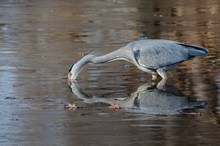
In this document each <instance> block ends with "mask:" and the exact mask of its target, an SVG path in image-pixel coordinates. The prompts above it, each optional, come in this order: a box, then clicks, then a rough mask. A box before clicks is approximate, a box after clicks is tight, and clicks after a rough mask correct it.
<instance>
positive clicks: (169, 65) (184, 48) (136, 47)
mask: <svg viewBox="0 0 220 146" xmlns="http://www.w3.org/2000/svg"><path fill="white" fill-rule="evenodd" d="M207 52H208V50H206V49H205V48H202V47H199V46H192V45H188V44H184V43H180V42H175V41H169V40H152V39H143V40H138V41H134V42H131V43H129V44H128V45H126V46H124V47H122V48H120V49H118V50H116V51H113V52H111V53H109V54H106V55H103V56H96V55H95V54H94V53H89V54H87V55H85V56H84V57H83V58H82V59H81V60H79V61H78V62H77V63H76V64H73V65H72V66H71V68H70V70H69V73H68V79H69V80H75V79H76V78H77V76H78V74H79V73H80V71H81V70H82V68H83V66H84V65H86V64H87V63H95V64H96V63H106V62H111V61H115V60H125V61H129V62H131V63H133V64H134V65H136V66H137V67H138V68H139V69H141V70H142V71H145V72H148V73H151V74H152V77H153V79H156V75H157V73H158V74H159V75H160V76H161V77H162V78H164V79H166V78H167V76H166V73H165V71H167V70H170V69H174V68H175V67H176V65H177V64H179V63H180V62H182V61H184V60H188V59H190V58H193V57H195V56H201V55H205V54H207Z"/></svg>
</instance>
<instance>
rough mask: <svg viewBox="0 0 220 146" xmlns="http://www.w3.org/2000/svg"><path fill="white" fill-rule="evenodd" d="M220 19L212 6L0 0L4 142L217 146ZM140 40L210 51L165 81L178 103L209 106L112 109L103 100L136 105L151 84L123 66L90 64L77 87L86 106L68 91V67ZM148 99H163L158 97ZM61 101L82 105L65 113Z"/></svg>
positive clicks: (0, 139)
mask: <svg viewBox="0 0 220 146" xmlns="http://www.w3.org/2000/svg"><path fill="white" fill-rule="evenodd" d="M219 15H220V2H219V1H218V0H209V1H206V0H202V1H195V2H188V1H181V0H179V1H172V0H169V1H166V2H164V1H160V0H156V1H149V0H140V1H135V2H134V1H132V0H124V1H118V0H106V1H98V0H94V1H76V0H62V1H58V0H53V1H51V0H44V1H42V0H38V1H32V0H30V1H27V0H10V1H8V0H3V1H1V2H0V18H1V19H0V38H1V39H0V55H1V58H0V89H1V92H0V109H1V110H0V117H1V121H0V130H1V133H0V145H126V146H127V145H218V144H219V142H220V125H219V124H220V116H219V114H220V102H219V100H220V65H219V60H220V59H219V54H220V50H219V47H220V40H219V37H220V27H219V26H220V19H219V18H220V16H219ZM140 37H148V38H162V39H171V40H177V41H181V42H187V43H190V44H195V45H201V46H204V47H206V48H208V49H209V54H208V55H207V56H204V57H198V58H196V59H193V60H190V61H187V62H184V63H182V64H181V65H180V67H179V68H178V69H177V70H174V71H170V72H169V73H168V78H169V80H168V82H167V86H168V87H171V86H172V91H178V96H179V98H178V97H177V98H178V99H183V100H177V99H176V98H174V97H172V99H173V100H174V101H177V102H178V103H182V101H184V103H187V101H188V102H198V101H204V102H206V103H207V105H206V106H205V107H203V108H201V107H199V108H196V109H194V108H193V109H187V110H183V108H181V109H180V110H179V109H178V110H176V109H174V108H173V107H172V108H171V109H172V112H169V113H161V112H160V113H155V112H153V113H152V112H150V113H149V109H148V108H146V107H145V110H143V111H139V110H136V109H135V110H134V109H133V108H132V107H130V106H125V108H122V109H119V110H117V111H114V110H112V109H109V108H108V106H109V104H107V103H111V102H109V100H113V101H114V100H115V99H125V98H128V99H133V98H132V97H133V95H134V93H137V91H139V90H138V89H140V87H143V85H147V87H148V86H149V85H151V84H152V83H151V82H150V75H149V74H146V73H143V72H142V71H140V70H138V69H137V68H136V67H135V66H133V65H131V64H129V63H127V62H113V63H108V64H101V65H88V66H87V67H85V69H84V70H83V71H82V73H81V74H80V76H79V79H78V85H77V86H78V88H77V89H80V91H82V92H83V93H84V94H85V95H86V98H83V100H84V101H85V100H88V102H84V101H83V100H82V99H81V98H82V97H84V96H79V95H81V94H78V96H77V95H76V94H73V93H72V89H73V88H70V87H71V86H70V87H69V86H68V84H67V72H68V69H69V67H70V65H71V64H72V63H73V62H76V61H77V60H79V59H80V58H81V57H82V56H83V55H84V54H85V53H86V52H89V51H91V50H94V51H96V52H98V53H99V54H105V53H108V52H110V51H113V50H115V49H117V48H119V47H121V46H124V45H125V44H127V43H128V42H130V41H133V40H136V39H138V38H140ZM158 82H159V81H158ZM155 84H157V83H155ZM145 87H146V86H145ZM151 89H152V88H151ZM141 91H142V90H141ZM145 91H146V90H145ZM179 92H181V94H179ZM138 93H140V92H138ZM141 93H142V92H141ZM144 93H145V92H144ZM150 93H151V94H153V93H156V95H157V96H156V97H157V98H158V99H160V96H158V93H161V92H158V91H157V90H155V89H152V90H151V92H150ZM143 95H145V94H143ZM163 95H164V94H163ZM165 95H166V97H167V98H168V99H169V98H171V96H169V95H167V94H165ZM174 95H175V96H177V94H176V92H175V94H174ZM145 96H146V95H145ZM92 97H93V98H92ZM146 97H148V99H149V100H150V98H151V97H152V96H149V95H148V96H146ZM92 99H97V100H100V101H105V103H103V102H102V103H100V102H98V103H97V102H96V103H93V101H92ZM97 100H96V101H97ZM173 100H172V101H173ZM106 101H107V102H106ZM160 101H161V100H160ZM66 102H70V103H73V102H74V103H76V104H77V105H79V106H82V107H83V108H79V109H76V110H66V109H64V105H65V103H66ZM125 105H127V104H125ZM172 105H173V104H172ZM181 106H182V105H181ZM173 109H174V110H173ZM153 111H155V110H153Z"/></svg>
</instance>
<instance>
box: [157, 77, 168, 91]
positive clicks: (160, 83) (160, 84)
mask: <svg viewBox="0 0 220 146" xmlns="http://www.w3.org/2000/svg"><path fill="white" fill-rule="evenodd" d="M166 83H167V79H162V80H161V81H160V82H159V83H157V89H159V90H163V89H164V87H165V86H166Z"/></svg>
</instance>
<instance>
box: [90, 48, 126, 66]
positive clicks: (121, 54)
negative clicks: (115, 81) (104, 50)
mask: <svg viewBox="0 0 220 146" xmlns="http://www.w3.org/2000/svg"><path fill="white" fill-rule="evenodd" d="M116 60H126V61H129V62H130V56H129V54H128V52H127V51H126V50H123V48H121V49H118V50H116V51H113V52H110V53H108V54H105V55H102V56H95V57H93V58H91V62H92V63H94V64H97V63H106V62H111V61H116Z"/></svg>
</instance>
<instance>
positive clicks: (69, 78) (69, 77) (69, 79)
mask: <svg viewBox="0 0 220 146" xmlns="http://www.w3.org/2000/svg"><path fill="white" fill-rule="evenodd" d="M71 77H72V74H71V73H70V72H69V73H68V76H67V79H68V82H70V81H71V80H72V79H71Z"/></svg>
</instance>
